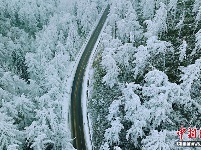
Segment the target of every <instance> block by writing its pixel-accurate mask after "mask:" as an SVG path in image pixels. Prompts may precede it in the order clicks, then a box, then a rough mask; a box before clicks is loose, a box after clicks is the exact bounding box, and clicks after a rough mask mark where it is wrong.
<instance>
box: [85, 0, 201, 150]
mask: <svg viewBox="0 0 201 150" xmlns="http://www.w3.org/2000/svg"><path fill="white" fill-rule="evenodd" d="M91 75H92V76H91V77H90V82H89V83H90V85H89V89H90V91H89V102H88V111H89V113H90V118H91V120H92V133H93V135H92V139H93V141H92V143H93V147H94V149H100V150H110V149H111V150H121V149H122V150H135V149H139V150H141V149H142V150H170V149H179V148H178V147H176V145H175V141H177V140H179V137H178V135H177V132H176V131H178V130H179V129H180V127H181V126H184V127H186V128H188V127H196V128H198V129H200V127H201V126H200V125H201V118H200V116H201V1H200V0H111V1H110V14H109V17H108V23H107V26H106V28H105V30H104V33H103V34H102V40H101V41H100V44H99V46H98V53H97V54H96V57H95V59H94V62H93V65H92V71H91ZM186 137H187V136H186ZM187 140H190V139H187ZM183 149H184V148H183ZM190 149H196V148H190Z"/></svg>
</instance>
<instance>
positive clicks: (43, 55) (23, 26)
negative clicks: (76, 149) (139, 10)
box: [0, 0, 105, 150]
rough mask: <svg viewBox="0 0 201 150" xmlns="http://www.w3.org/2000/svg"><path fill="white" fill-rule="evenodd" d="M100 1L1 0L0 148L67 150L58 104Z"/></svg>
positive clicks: (68, 142)
mask: <svg viewBox="0 0 201 150" xmlns="http://www.w3.org/2000/svg"><path fill="white" fill-rule="evenodd" d="M104 3H105V2H104V1H99V0H90V1H88V0H0V150H23V149H24V150H25V149H26V150H28V149H33V150H46V149H53V150H61V149H65V150H70V149H73V146H72V143H71V141H72V137H71V131H70V128H65V125H64V124H65V118H64V116H63V115H62V112H63V110H62V109H68V108H63V107H62V104H63V103H64V102H65V103H67V101H70V99H69V98H68V97H69V96H68V93H67V88H68V87H69V86H71V85H67V82H68V77H69V75H70V73H71V69H72V68H70V66H71V64H72V63H73V62H74V61H75V57H76V55H77V53H78V52H79V50H80V47H81V46H82V44H83V42H84V41H85V38H86V36H87V35H88V33H89V32H90V30H91V27H92V26H93V24H94V22H95V21H96V19H97V16H98V15H99V13H100V12H101V9H102V7H103V6H104Z"/></svg>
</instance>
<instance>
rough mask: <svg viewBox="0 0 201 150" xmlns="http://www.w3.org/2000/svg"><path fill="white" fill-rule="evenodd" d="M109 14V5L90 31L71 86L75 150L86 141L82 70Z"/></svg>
mask: <svg viewBox="0 0 201 150" xmlns="http://www.w3.org/2000/svg"><path fill="white" fill-rule="evenodd" d="M108 14H109V5H108V6H107V8H106V9H105V11H104V12H103V15H102V16H101V18H100V21H99V23H98V25H97V27H96V29H95V30H94V32H93V33H92V35H91V37H90V39H89V42H88V43H87V45H86V48H85V50H84V52H83V54H82V56H81V59H80V62H79V64H78V67H77V70H76V73H75V77H74V81H73V86H72V93H71V122H72V127H71V128H72V134H73V138H75V139H74V140H73V146H74V147H75V148H76V149H77V150H86V142H85V138H84V130H83V114H82V106H81V95H82V83H83V77H84V72H85V69H86V66H87V63H88V60H89V57H90V55H91V52H92V50H93V47H94V45H95V43H96V41H97V39H98V36H99V34H100V32H101V29H102V28H103V25H104V23H105V21H106V19H107V15H108Z"/></svg>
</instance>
